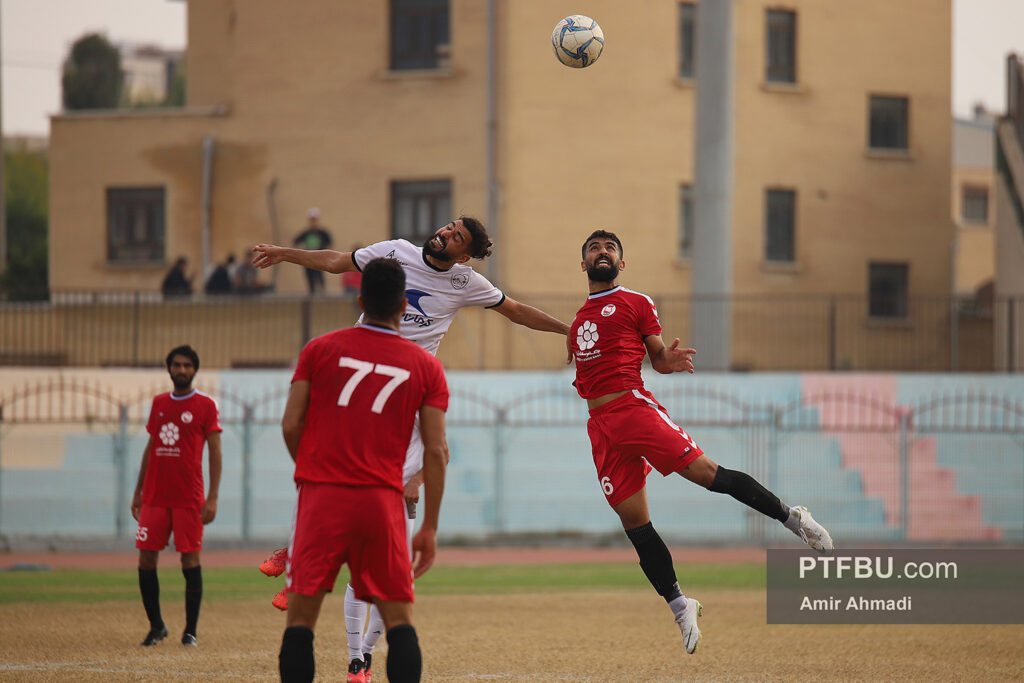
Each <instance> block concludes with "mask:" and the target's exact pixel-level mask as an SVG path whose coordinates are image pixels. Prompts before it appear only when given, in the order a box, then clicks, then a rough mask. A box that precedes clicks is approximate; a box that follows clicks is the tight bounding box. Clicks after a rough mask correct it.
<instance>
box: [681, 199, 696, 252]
mask: <svg viewBox="0 0 1024 683" xmlns="http://www.w3.org/2000/svg"><path fill="white" fill-rule="evenodd" d="M693 227H694V224H693V185H680V186H679V253H678V256H679V258H680V259H688V258H690V255H691V254H692V253H693Z"/></svg>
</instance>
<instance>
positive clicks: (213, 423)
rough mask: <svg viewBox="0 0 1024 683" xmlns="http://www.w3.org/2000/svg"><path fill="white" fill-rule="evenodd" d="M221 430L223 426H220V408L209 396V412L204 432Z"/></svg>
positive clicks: (209, 432) (210, 432)
mask: <svg viewBox="0 0 1024 683" xmlns="http://www.w3.org/2000/svg"><path fill="white" fill-rule="evenodd" d="M223 431H224V428H223V427H221V426H220V408H218V407H217V402H216V401H214V400H213V399H212V398H211V399H210V410H209V414H208V415H207V417H206V434H213V433H214V432H223Z"/></svg>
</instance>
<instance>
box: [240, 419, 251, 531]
mask: <svg viewBox="0 0 1024 683" xmlns="http://www.w3.org/2000/svg"><path fill="white" fill-rule="evenodd" d="M252 420H253V409H252V405H251V404H249V403H246V404H245V405H244V406H243V407H242V538H243V539H245V540H249V539H250V538H251V537H252Z"/></svg>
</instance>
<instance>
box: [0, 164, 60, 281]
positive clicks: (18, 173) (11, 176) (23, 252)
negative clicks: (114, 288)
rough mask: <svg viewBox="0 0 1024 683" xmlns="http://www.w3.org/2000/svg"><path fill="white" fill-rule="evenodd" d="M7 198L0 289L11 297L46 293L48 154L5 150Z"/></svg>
mask: <svg viewBox="0 0 1024 683" xmlns="http://www.w3.org/2000/svg"><path fill="white" fill-rule="evenodd" d="M4 163H5V168H4V180H5V182H6V189H5V192H6V199H7V268H6V270H4V272H3V273H2V274H0V290H2V291H3V293H4V295H5V296H6V298H9V299H21V300H25V299H44V298H46V296H47V287H48V283H49V277H48V274H47V251H48V248H47V233H48V213H47V212H48V209H47V197H48V184H49V180H48V176H49V169H48V164H47V159H46V156H45V154H40V153H37V152H29V151H26V150H18V151H10V152H6V153H5V154H4Z"/></svg>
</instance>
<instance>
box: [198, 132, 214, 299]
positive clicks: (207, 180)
mask: <svg viewBox="0 0 1024 683" xmlns="http://www.w3.org/2000/svg"><path fill="white" fill-rule="evenodd" d="M213 150H214V142H213V136H212V135H207V136H206V137H205V138H203V192H202V212H203V237H202V263H200V264H199V265H200V271H199V272H201V273H202V274H203V279H202V282H201V283H200V287H202V286H204V285H205V283H206V278H208V277H209V276H210V270H211V268H210V203H211V201H210V200H211V196H212V192H213Z"/></svg>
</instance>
